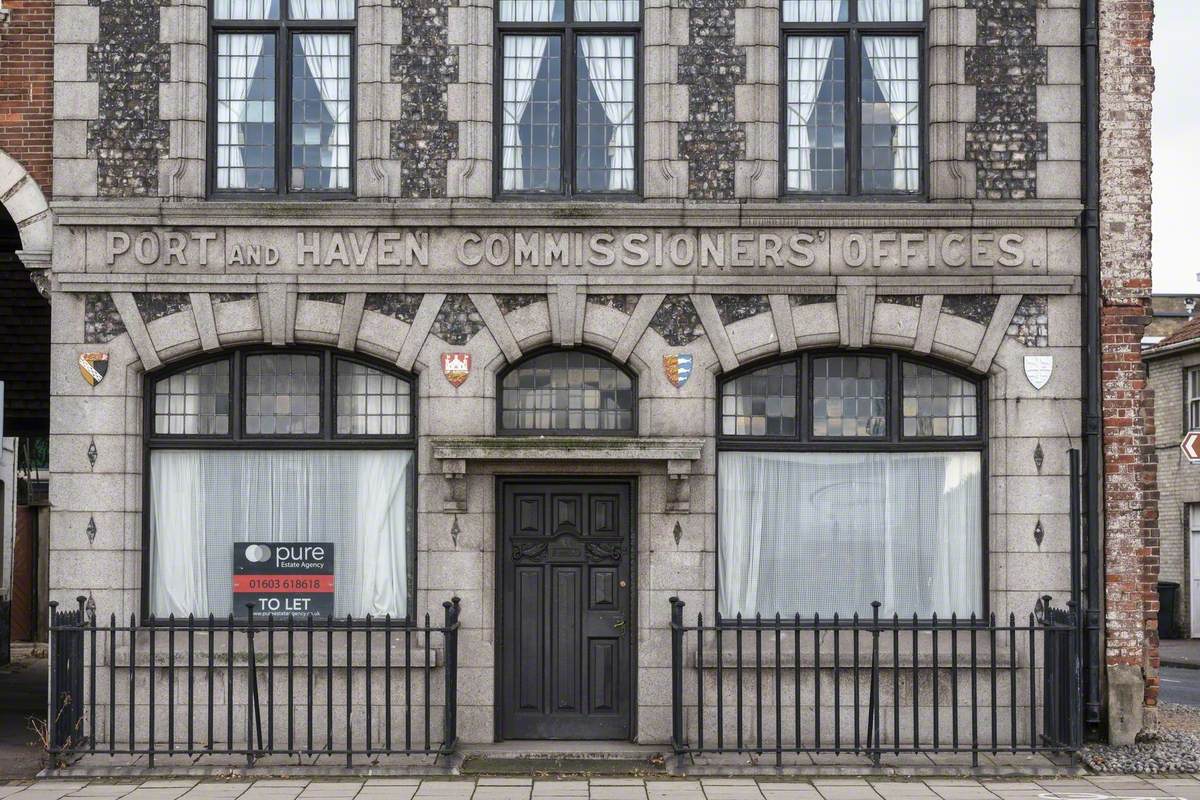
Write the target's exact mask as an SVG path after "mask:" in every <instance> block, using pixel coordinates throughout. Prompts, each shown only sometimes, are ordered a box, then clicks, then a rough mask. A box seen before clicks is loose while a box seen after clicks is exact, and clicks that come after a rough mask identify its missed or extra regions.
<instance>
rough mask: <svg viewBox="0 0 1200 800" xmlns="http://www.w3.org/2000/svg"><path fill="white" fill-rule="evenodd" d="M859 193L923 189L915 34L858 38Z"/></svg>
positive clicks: (918, 67)
mask: <svg viewBox="0 0 1200 800" xmlns="http://www.w3.org/2000/svg"><path fill="white" fill-rule="evenodd" d="M862 51H863V59H862V106H861V113H862V131H861V134H862V154H861V155H862V190H863V191H864V192H916V191H917V190H918V189H919V188H920V185H921V183H920V182H921V172H920V157H921V100H920V97H921V82H920V79H921V57H920V40H919V39H918V38H917V37H916V36H864V37H863V38H862Z"/></svg>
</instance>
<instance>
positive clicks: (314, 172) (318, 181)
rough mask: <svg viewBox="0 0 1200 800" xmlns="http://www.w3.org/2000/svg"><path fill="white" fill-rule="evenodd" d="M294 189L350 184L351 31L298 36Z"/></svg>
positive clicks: (294, 80) (295, 52)
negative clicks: (349, 32) (348, 32)
mask: <svg viewBox="0 0 1200 800" xmlns="http://www.w3.org/2000/svg"><path fill="white" fill-rule="evenodd" d="M291 146H292V153H291V157H292V164H291V188H293V189H297V190H303V189H309V190H327V191H328V190H334V191H339V190H340V191H345V190H348V189H349V188H350V34H347V33H304V34H297V35H296V36H294V37H292V142H291Z"/></svg>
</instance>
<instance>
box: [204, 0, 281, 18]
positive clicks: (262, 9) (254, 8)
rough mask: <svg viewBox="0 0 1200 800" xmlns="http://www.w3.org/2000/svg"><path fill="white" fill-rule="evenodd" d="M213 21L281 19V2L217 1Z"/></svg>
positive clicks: (252, 0)
mask: <svg viewBox="0 0 1200 800" xmlns="http://www.w3.org/2000/svg"><path fill="white" fill-rule="evenodd" d="M213 19H219V20H227V19H232V20H242V19H245V20H256V19H279V0H215V2H214V3H213Z"/></svg>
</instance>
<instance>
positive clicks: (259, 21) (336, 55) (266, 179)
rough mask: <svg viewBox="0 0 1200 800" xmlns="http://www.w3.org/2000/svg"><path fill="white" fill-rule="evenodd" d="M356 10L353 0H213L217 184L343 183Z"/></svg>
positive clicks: (263, 188) (233, 188)
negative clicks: (283, 82) (284, 82)
mask: <svg viewBox="0 0 1200 800" xmlns="http://www.w3.org/2000/svg"><path fill="white" fill-rule="evenodd" d="M354 19H355V6H354V0H215V2H214V4H213V11H212V39H213V46H212V47H211V49H210V52H211V53H212V56H211V57H212V58H213V59H214V62H215V63H214V66H213V73H214V75H215V78H216V82H215V85H214V87H213V88H212V90H211V91H213V93H214V96H213V107H214V113H213V115H212V117H213V121H212V123H211V125H212V130H211V131H210V141H211V142H212V148H213V149H214V152H212V153H211V155H210V166H209V172H210V175H211V184H212V187H213V191H214V192H215V193H218V194H242V195H253V194H267V195H278V194H287V193H299V192H309V193H335V194H345V193H348V192H350V191H351V188H352V178H351V163H350V158H351V136H352V122H353V120H352V115H353V106H352V102H351V50H352V49H353V47H352V45H353V33H354V31H353V26H354ZM281 81H287V83H286V85H284V84H282V83H281Z"/></svg>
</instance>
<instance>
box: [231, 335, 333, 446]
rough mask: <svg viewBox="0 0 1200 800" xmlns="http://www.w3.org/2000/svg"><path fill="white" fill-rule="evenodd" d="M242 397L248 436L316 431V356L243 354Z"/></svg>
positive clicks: (318, 393)
mask: <svg viewBox="0 0 1200 800" xmlns="http://www.w3.org/2000/svg"><path fill="white" fill-rule="evenodd" d="M245 397H246V409H245V418H246V435H248V436H281V435H289V434H290V435H296V434H309V435H312V434H318V433H320V432H321V358H320V356H315V355H305V354H299V353H293V354H286V355H285V354H270V355H252V356H246V388H245Z"/></svg>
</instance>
